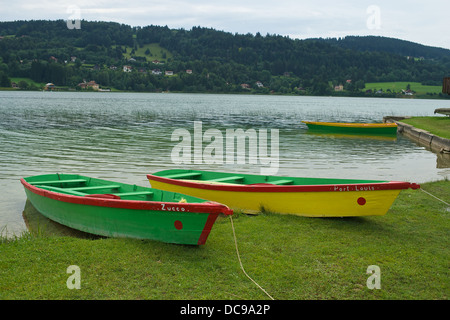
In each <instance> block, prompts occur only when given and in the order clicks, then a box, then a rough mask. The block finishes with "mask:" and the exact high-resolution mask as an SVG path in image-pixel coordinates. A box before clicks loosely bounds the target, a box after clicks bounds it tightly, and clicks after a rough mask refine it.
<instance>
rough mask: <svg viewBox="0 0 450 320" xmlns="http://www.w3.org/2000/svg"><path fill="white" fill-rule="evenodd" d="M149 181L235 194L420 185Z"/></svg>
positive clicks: (372, 189) (399, 187) (149, 176)
mask: <svg viewBox="0 0 450 320" xmlns="http://www.w3.org/2000/svg"><path fill="white" fill-rule="evenodd" d="M147 178H148V179H149V180H150V181H152V180H153V181H158V182H163V183H167V184H173V185H177V186H181V187H187V188H194V189H208V190H218V191H237V192H341V191H378V190H399V189H408V188H411V189H418V188H420V185H418V184H416V183H409V182H401V181H389V182H377V183H356V184H325V185H302V186H299V185H272V184H270V183H268V184H254V185H251V184H250V185H228V184H227V185H219V184H208V183H201V182H190V181H184V180H176V179H170V178H165V177H159V176H155V175H152V174H148V175H147Z"/></svg>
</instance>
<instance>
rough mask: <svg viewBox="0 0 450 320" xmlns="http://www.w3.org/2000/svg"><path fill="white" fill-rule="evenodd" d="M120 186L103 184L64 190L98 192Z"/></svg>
mask: <svg viewBox="0 0 450 320" xmlns="http://www.w3.org/2000/svg"><path fill="white" fill-rule="evenodd" d="M118 188H120V185H118V184H105V185H102V186H93V187H76V188H65V189H66V190H73V191H88V190H99V189H118Z"/></svg>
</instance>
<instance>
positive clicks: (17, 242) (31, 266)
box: [0, 181, 450, 300]
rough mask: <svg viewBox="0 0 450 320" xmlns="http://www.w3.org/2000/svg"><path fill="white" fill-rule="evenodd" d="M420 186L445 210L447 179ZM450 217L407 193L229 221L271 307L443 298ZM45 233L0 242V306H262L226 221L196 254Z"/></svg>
mask: <svg viewBox="0 0 450 320" xmlns="http://www.w3.org/2000/svg"><path fill="white" fill-rule="evenodd" d="M422 187H423V189H424V190H426V191H428V192H430V193H432V194H434V195H435V196H437V197H439V198H441V199H443V200H444V201H446V202H447V203H448V202H450V182H449V181H440V182H433V183H426V184H423V185H422ZM449 214H450V212H449V208H448V206H447V205H445V204H444V203H442V202H440V201H438V200H436V199H434V198H432V197H430V196H429V195H428V194H426V193H424V192H422V191H420V190H405V191H402V192H401V193H400V195H399V197H398V198H397V200H396V201H395V203H394V205H393V206H392V208H391V209H390V210H389V212H388V213H387V215H386V216H382V217H364V218H363V217H361V218H331V219H330V218H328V219H325V218H305V217H297V216H290V215H277V214H269V213H268V214H261V215H258V216H246V215H243V214H239V213H237V214H235V216H234V217H233V221H234V226H235V230H236V236H237V242H238V245H239V252H240V254H241V259H242V263H243V265H244V268H245V270H246V272H247V273H248V274H249V275H250V276H251V277H252V278H253V279H254V280H255V281H256V282H257V283H258V284H259V285H261V286H262V287H263V288H264V289H265V290H266V291H267V292H268V293H269V294H270V295H271V296H272V297H274V298H275V299H286V300H298V299H314V300H315V299H358V300H359V299H361V300H373V299H399V300H404V299H438V300H447V299H448V298H449V292H450V280H449V279H450V277H449V268H448V267H449V258H450V256H449V250H450V249H449V248H450V243H449V231H448V230H449V227H450V224H449ZM45 234H46V232H45V230H44V229H41V231H40V232H39V233H38V234H37V235H32V234H30V233H28V234H27V235H25V236H22V237H21V238H18V239H13V240H10V241H8V240H6V239H4V238H3V241H0V252H1V254H0V299H164V300H165V299H200V300H215V299H256V300H258V299H268V297H267V296H266V295H265V293H264V292H262V291H261V290H260V289H259V288H258V287H257V286H256V285H255V284H254V283H252V282H251V281H250V280H249V279H248V278H247V277H246V276H245V275H244V273H243V272H242V271H241V269H240V267H239V262H238V259H237V256H236V250H235V246H234V239H233V232H232V229H231V224H230V219H229V218H225V217H223V218H220V219H219V220H218V221H217V223H216V224H215V225H214V227H213V230H212V232H211V235H210V237H209V239H208V241H207V243H206V245H205V246H200V247H194V246H182V245H172V244H165V243H160V242H156V241H147V240H145V241H144V240H132V239H108V238H96V239H81V238H76V237H73V236H67V235H66V236H63V235H58V236H48V235H45ZM0 240H1V238H0ZM70 265H77V266H79V267H80V270H81V289H80V290H69V289H68V288H67V286H66V281H67V279H68V277H69V276H70V275H69V274H67V272H66V270H67V267H68V266H70ZM370 265H377V266H379V267H380V270H381V289H379V290H377V289H374V290H370V289H368V288H367V286H366V282H367V279H368V277H369V276H370V275H369V274H367V273H366V270H367V268H368V266H370Z"/></svg>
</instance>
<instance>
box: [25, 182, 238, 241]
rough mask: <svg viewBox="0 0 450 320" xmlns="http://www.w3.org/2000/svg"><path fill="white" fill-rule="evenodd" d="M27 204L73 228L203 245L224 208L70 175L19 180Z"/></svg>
mask: <svg viewBox="0 0 450 320" xmlns="http://www.w3.org/2000/svg"><path fill="white" fill-rule="evenodd" d="M21 182H22V184H23V186H24V188H25V193H26V195H27V198H28V200H29V201H30V202H31V204H32V205H33V206H34V207H35V208H36V209H37V210H38V211H39V212H40V213H41V214H43V215H44V216H46V217H47V218H49V219H51V220H53V221H56V222H58V223H60V224H63V225H65V226H68V227H70V228H73V229H77V230H81V231H84V232H88V233H91V234H95V235H101V236H106V237H129V238H138V239H152V240H158V241H162V242H167V243H177V244H189V245H202V244H205V242H206V240H207V238H208V235H209V233H210V231H211V229H212V226H213V225H214V222H215V221H216V218H217V217H218V215H219V214H221V213H223V214H225V215H231V214H233V211H232V210H230V209H229V208H228V207H227V206H225V205H222V204H219V203H216V202H210V201H207V200H203V199H199V198H196V197H192V196H188V195H184V194H180V193H174V192H168V191H162V190H158V189H154V188H146V187H141V186H136V185H129V184H124V183H117V182H111V181H107V180H101V179H96V178H90V177H86V176H81V175H74V174H46V175H38V176H32V177H28V178H22V179H21Z"/></svg>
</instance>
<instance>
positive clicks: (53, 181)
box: [28, 179, 87, 186]
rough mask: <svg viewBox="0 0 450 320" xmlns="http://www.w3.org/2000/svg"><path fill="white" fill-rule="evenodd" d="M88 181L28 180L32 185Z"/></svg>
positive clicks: (84, 180) (83, 180)
mask: <svg viewBox="0 0 450 320" xmlns="http://www.w3.org/2000/svg"><path fill="white" fill-rule="evenodd" d="M83 182H87V180H86V179H71V180H47V181H34V182H28V183H29V184H31V185H32V186H34V185H37V184H38V185H43V184H55V183H83Z"/></svg>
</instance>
